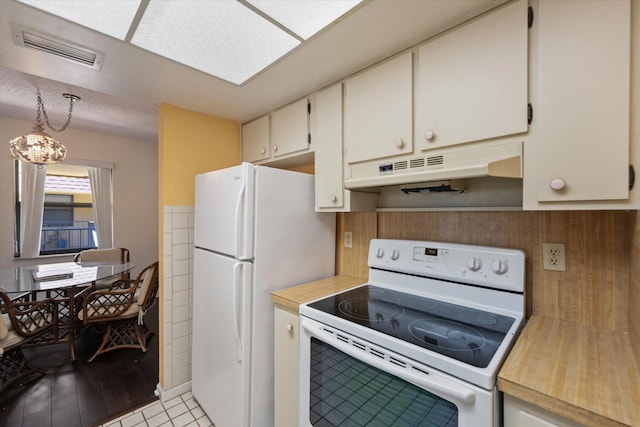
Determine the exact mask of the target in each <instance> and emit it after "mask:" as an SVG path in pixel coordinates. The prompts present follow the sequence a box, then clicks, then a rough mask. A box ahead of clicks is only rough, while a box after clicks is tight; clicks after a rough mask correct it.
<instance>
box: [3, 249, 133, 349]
mask: <svg viewBox="0 0 640 427" xmlns="http://www.w3.org/2000/svg"><path fill="white" fill-rule="evenodd" d="M135 266H136V265H135V264H134V263H130V262H128V263H120V262H59V263H52V264H38V265H21V266H17V267H12V268H5V269H1V270H0V291H2V292H4V293H6V294H7V295H9V297H10V298H11V299H12V300H14V301H33V300H37V299H39V298H53V299H54V300H55V301H56V302H57V303H58V306H59V309H58V319H57V321H56V327H55V328H54V331H53V332H52V336H51V337H49V341H48V342H47V343H62V342H67V341H68V344H69V355H70V358H71V360H72V361H74V360H76V352H75V338H76V333H77V330H78V326H79V323H78V322H79V320H78V317H77V312H76V302H77V301H78V299H79V298H82V297H83V296H84V295H85V294H86V293H87V292H89V291H91V290H92V289H93V288H94V286H93V285H94V284H95V282H96V281H97V280H101V279H107V278H110V277H114V276H120V275H123V274H126V273H128V272H129V271H130V270H131V269H133V268H135Z"/></svg>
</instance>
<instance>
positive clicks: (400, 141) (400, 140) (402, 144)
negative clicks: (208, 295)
mask: <svg viewBox="0 0 640 427" xmlns="http://www.w3.org/2000/svg"><path fill="white" fill-rule="evenodd" d="M396 147H398V148H402V147H404V141H403V140H402V138H397V139H396Z"/></svg>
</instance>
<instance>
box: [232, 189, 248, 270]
mask: <svg viewBox="0 0 640 427" xmlns="http://www.w3.org/2000/svg"><path fill="white" fill-rule="evenodd" d="M245 189H246V181H244V180H243V182H242V188H241V189H240V192H239V193H238V200H236V224H235V230H236V233H235V234H236V252H235V256H236V257H240V256H241V254H240V241H241V237H243V236H241V235H242V234H243V233H244V227H240V224H242V218H241V216H242V201H243V200H244V192H245Z"/></svg>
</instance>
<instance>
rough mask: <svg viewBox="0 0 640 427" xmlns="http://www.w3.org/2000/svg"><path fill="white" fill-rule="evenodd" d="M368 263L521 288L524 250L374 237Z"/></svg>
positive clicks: (393, 268) (452, 279) (442, 276)
mask: <svg viewBox="0 0 640 427" xmlns="http://www.w3.org/2000/svg"><path fill="white" fill-rule="evenodd" d="M369 267H371V268H379V269H384V270H390V271H397V272H401V273H408V274H413V275H420V276H425V277H433V278H438V279H444V280H451V281H455V282H461V283H470V284H476V285H481V286H489V287H492V288H498V289H504V290H510V291H516V292H523V291H524V272H525V271H524V270H525V256H524V252H522V251H520V250H516V249H506V248H496V247H489V246H476V245H462V244H456V243H446V242H426V241H417V240H391V239H373V240H371V243H370V246H369Z"/></svg>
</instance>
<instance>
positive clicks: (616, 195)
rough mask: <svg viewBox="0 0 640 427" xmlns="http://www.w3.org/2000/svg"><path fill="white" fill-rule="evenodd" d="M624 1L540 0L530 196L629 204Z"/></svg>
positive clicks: (627, 44)
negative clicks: (534, 152) (533, 174)
mask: <svg viewBox="0 0 640 427" xmlns="http://www.w3.org/2000/svg"><path fill="white" fill-rule="evenodd" d="M630 16H631V10H630V2H629V1H625V0H619V1H609V0H588V1H575V0H554V1H541V2H540V3H539V6H538V12H537V16H536V21H537V24H538V32H539V36H538V61H539V65H538V84H539V87H538V101H537V103H536V105H534V108H535V117H534V126H536V129H537V134H538V137H537V138H536V144H537V159H536V160H537V163H536V166H537V170H536V174H537V182H536V189H537V197H538V201H540V202H549V201H583V200H589V201H596V200H620V199H627V198H629V188H628V186H629V172H628V170H629V93H630V41H631V27H630V25H631V24H630Z"/></svg>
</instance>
